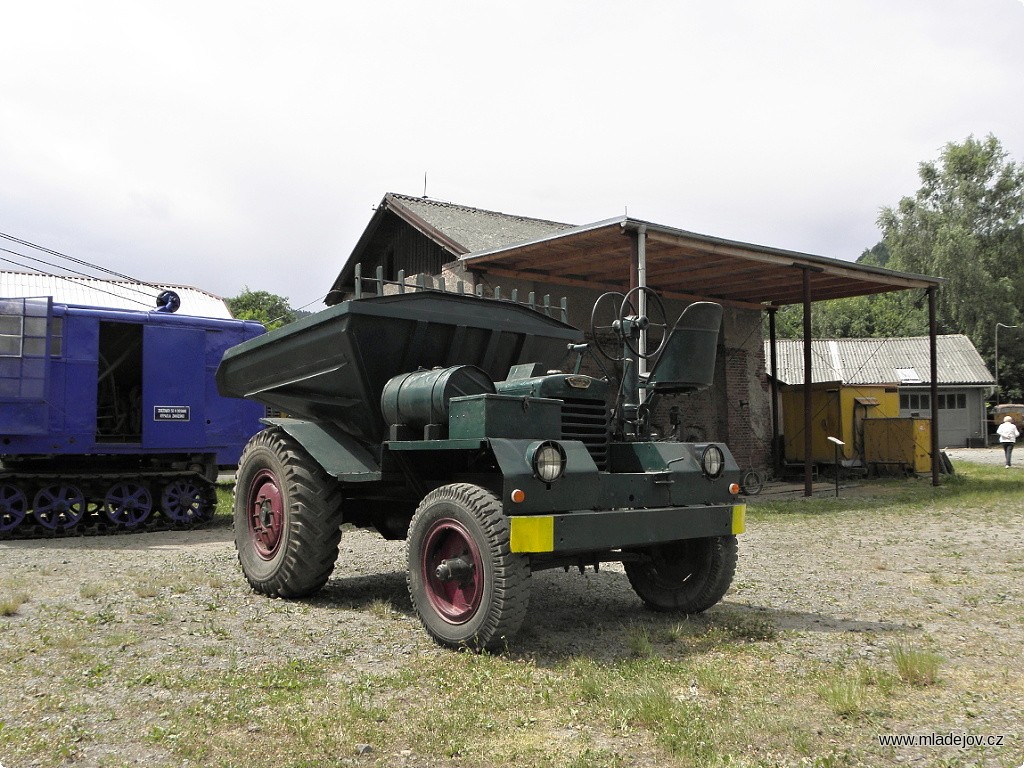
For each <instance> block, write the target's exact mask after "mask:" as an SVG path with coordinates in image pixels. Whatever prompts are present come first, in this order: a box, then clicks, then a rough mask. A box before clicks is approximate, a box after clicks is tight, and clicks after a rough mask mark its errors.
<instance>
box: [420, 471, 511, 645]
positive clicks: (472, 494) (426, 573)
mask: <svg viewBox="0 0 1024 768" xmlns="http://www.w3.org/2000/svg"><path fill="white" fill-rule="evenodd" d="M510 530H511V528H510V526H509V520H508V518H507V517H506V516H505V514H504V513H503V511H502V507H501V502H500V501H499V500H498V498H497V497H496V496H495V495H494V494H493V493H491V492H490V491H487V490H485V489H483V488H480V487H479V486H475V485H471V484H468V483H457V484H454V485H445V486H442V487H441V488H438V489H436V490H434V491H432V492H430V493H429V494H427V496H426V497H425V498H424V499H423V501H422V502H421V503H420V505H419V507H418V508H417V509H416V514H415V515H414V516H413V519H412V522H411V523H410V525H409V537H408V542H409V543H408V560H409V573H408V582H409V596H410V598H411V599H412V604H413V607H414V608H415V609H416V613H417V614H418V615H419V617H420V621H422V622H423V626H424V627H425V628H426V630H427V632H429V633H430V635H431V636H432V637H433V638H434V639H435V640H437V641H438V642H439V643H441V644H442V645H446V646H449V647H451V648H461V647H468V648H471V649H473V650H477V651H480V650H485V649H497V648H500V647H501V646H502V644H503V643H504V642H505V640H506V639H507V638H508V637H511V636H512V635H513V634H515V632H516V631H517V630H518V629H519V626H520V625H521V624H522V622H523V619H524V618H525V617H526V609H527V606H528V605H529V599H530V591H529V590H530V584H529V578H530V564H529V561H528V560H527V559H526V557H525V556H524V555H518V554H514V553H512V552H511V550H510V549H509V533H510Z"/></svg>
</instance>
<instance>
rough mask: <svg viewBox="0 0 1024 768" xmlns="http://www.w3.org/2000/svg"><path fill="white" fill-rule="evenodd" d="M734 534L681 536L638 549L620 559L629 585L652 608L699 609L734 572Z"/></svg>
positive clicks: (703, 608)
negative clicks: (628, 557)
mask: <svg viewBox="0 0 1024 768" xmlns="http://www.w3.org/2000/svg"><path fill="white" fill-rule="evenodd" d="M736 550H737V543H736V537H735V536H716V537H712V538H705V539H684V540H683V541H672V542H669V543H667V544H655V545H654V546H651V547H646V548H645V549H644V550H642V554H644V555H645V557H644V558H643V559H641V560H634V561H627V562H626V563H624V567H625V570H626V576H627V577H628V578H629V583H630V586H632V587H633V591H634V592H636V593H637V594H638V595H639V596H640V599H641V600H643V601H644V602H645V603H647V605H648V606H650V607H651V608H653V609H654V610H656V611H682V612H683V613H701V612H702V611H706V610H707V609H708V608H710V607H711V606H713V605H714V604H715V603H717V602H718V601H719V600H721V599H722V598H723V597H724V596H725V593H726V592H728V591H729V586H730V585H731V584H732V578H733V575H734V574H735V573H736Z"/></svg>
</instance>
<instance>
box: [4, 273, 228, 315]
mask: <svg viewBox="0 0 1024 768" xmlns="http://www.w3.org/2000/svg"><path fill="white" fill-rule="evenodd" d="M164 290H172V291H174V292H175V293H177V294H178V296H180V297H181V309H179V310H178V314H181V315H192V316H195V317H216V318H230V317H231V312H230V311H229V310H228V308H227V305H226V304H225V303H224V300H223V299H221V298H220V297H218V296H214V295H213V294H211V293H206V292H205V291H200V290H198V289H196V288H189V287H187V286H180V285H160V286H151V285H141V284H139V283H129V282H127V281H121V280H95V279H92V278H87V277H70V276H69V277H58V276H56V275H41V274H32V273H25V272H0V296H3V297H4V298H28V297H32V296H52V297H53V300H54V301H55V302H57V303H59V304H77V305H80V306H84V307H103V308H106V309H129V310H135V311H142V312H144V311H146V310H153V309H156V297H157V296H158V295H159V294H160V293H161V292H162V291H164Z"/></svg>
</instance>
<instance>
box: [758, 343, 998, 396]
mask: <svg viewBox="0 0 1024 768" xmlns="http://www.w3.org/2000/svg"><path fill="white" fill-rule="evenodd" d="M935 344H936V366H937V369H938V379H939V381H938V383H939V384H975V385H994V384H995V379H994V378H993V377H992V374H991V373H990V372H989V370H988V367H987V366H986V365H985V361H984V360H982V358H981V355H980V354H978V350H977V349H975V348H974V345H973V344H972V343H971V340H970V339H969V338H967V337H966V336H964V335H963V334H959V333H958V334H949V335H945V336H937V337H936V339H935ZM776 349H777V351H778V379H779V381H781V382H783V383H785V384H802V383H803V380H804V343H803V340H801V339H780V340H778V342H777V346H776ZM764 354H765V361H766V367H770V361H769V357H768V356H769V354H770V349H769V343H768V342H767V341H766V342H765V346H764ZM910 369H913V370H912V371H911V370H910ZM915 373H916V377H915V376H914V374H915ZM930 374H931V363H930V356H929V353H928V337H927V336H909V337H900V338H889V339H876V338H871V339H813V340H812V341H811V381H812V382H818V381H841V382H843V383H845V384H899V383H901V382H903V383H906V384H910V383H916V382H913V381H912V380H913V379H914V378H918V379H920V382H921V383H926V384H930V383H931V379H930Z"/></svg>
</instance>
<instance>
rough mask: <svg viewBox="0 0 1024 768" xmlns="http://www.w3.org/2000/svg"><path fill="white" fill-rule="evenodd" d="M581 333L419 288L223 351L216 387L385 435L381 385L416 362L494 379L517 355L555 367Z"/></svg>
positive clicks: (515, 310)
mask: <svg viewBox="0 0 1024 768" xmlns="http://www.w3.org/2000/svg"><path fill="white" fill-rule="evenodd" d="M581 339H582V334H581V332H580V331H579V330H577V329H576V328H573V327H572V326H571V325H567V324H565V323H563V322H560V321H559V320H556V319H554V318H551V317H548V316H546V315H544V314H542V313H540V312H536V311H534V310H532V309H530V308H528V307H526V306H523V305H520V304H516V303H514V302H509V301H500V300H494V299H481V298H477V297H475V296H469V295H464V294H453V293H442V292H435V291H420V292H416V293H405V294H395V295H393V296H373V297H369V298H363V299H353V300H350V301H345V302H342V303H341V304H338V305H336V306H334V307H330V308H329V309H325V310H324V311H322V312H319V313H317V314H315V315H311V316H309V317H306V318H303V319H302V320H299V321H297V322H295V323H291V324H290V325H287V326H284V327H283V328H279V329H277V330H276V331H272V332H271V333H268V334H266V335H265V336H261V337H259V338H257V339H252V340H251V341H247V342H245V343H244V344H240V345H238V346H237V347H234V348H232V349H230V350H228V351H227V352H226V353H225V355H224V359H223V360H222V362H221V365H220V368H219V369H218V371H217V387H218V389H219V390H220V393H221V394H222V395H226V396H229V397H247V398H250V399H253V400H256V401H258V402H261V403H265V404H266V405H269V406H271V407H273V408H277V409H280V410H281V411H283V412H285V413H287V414H289V415H290V416H294V417H297V418H304V419H311V420H315V421H328V422H332V423H335V424H337V425H338V426H340V427H341V428H343V429H344V430H345V431H346V432H349V433H350V434H352V435H353V436H355V437H356V438H357V439H359V440H360V441H362V442H364V443H367V444H372V443H379V442H380V441H381V440H383V438H384V434H385V429H386V427H385V424H384V420H383V418H382V416H381V409H380V397H381V391H382V390H383V389H384V385H385V384H386V383H387V381H388V380H389V379H390V378H391V377H393V376H397V375H398V374H400V373H407V372H409V371H415V370H416V369H418V368H434V367H437V366H444V367H448V366H453V365H475V366H477V367H479V368H482V369H483V370H484V371H486V372H487V374H488V375H489V376H490V377H491V378H492V379H494V380H496V381H497V380H501V379H504V378H505V377H506V376H507V375H508V372H509V368H510V367H511V366H513V365H516V364H518V363H540V364H542V365H543V366H544V367H545V369H547V368H554V367H556V366H557V365H558V364H559V363H560V362H561V361H562V360H563V359H564V358H565V355H566V351H567V349H566V347H567V344H570V343H577V342H579V341H580V340H581Z"/></svg>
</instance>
